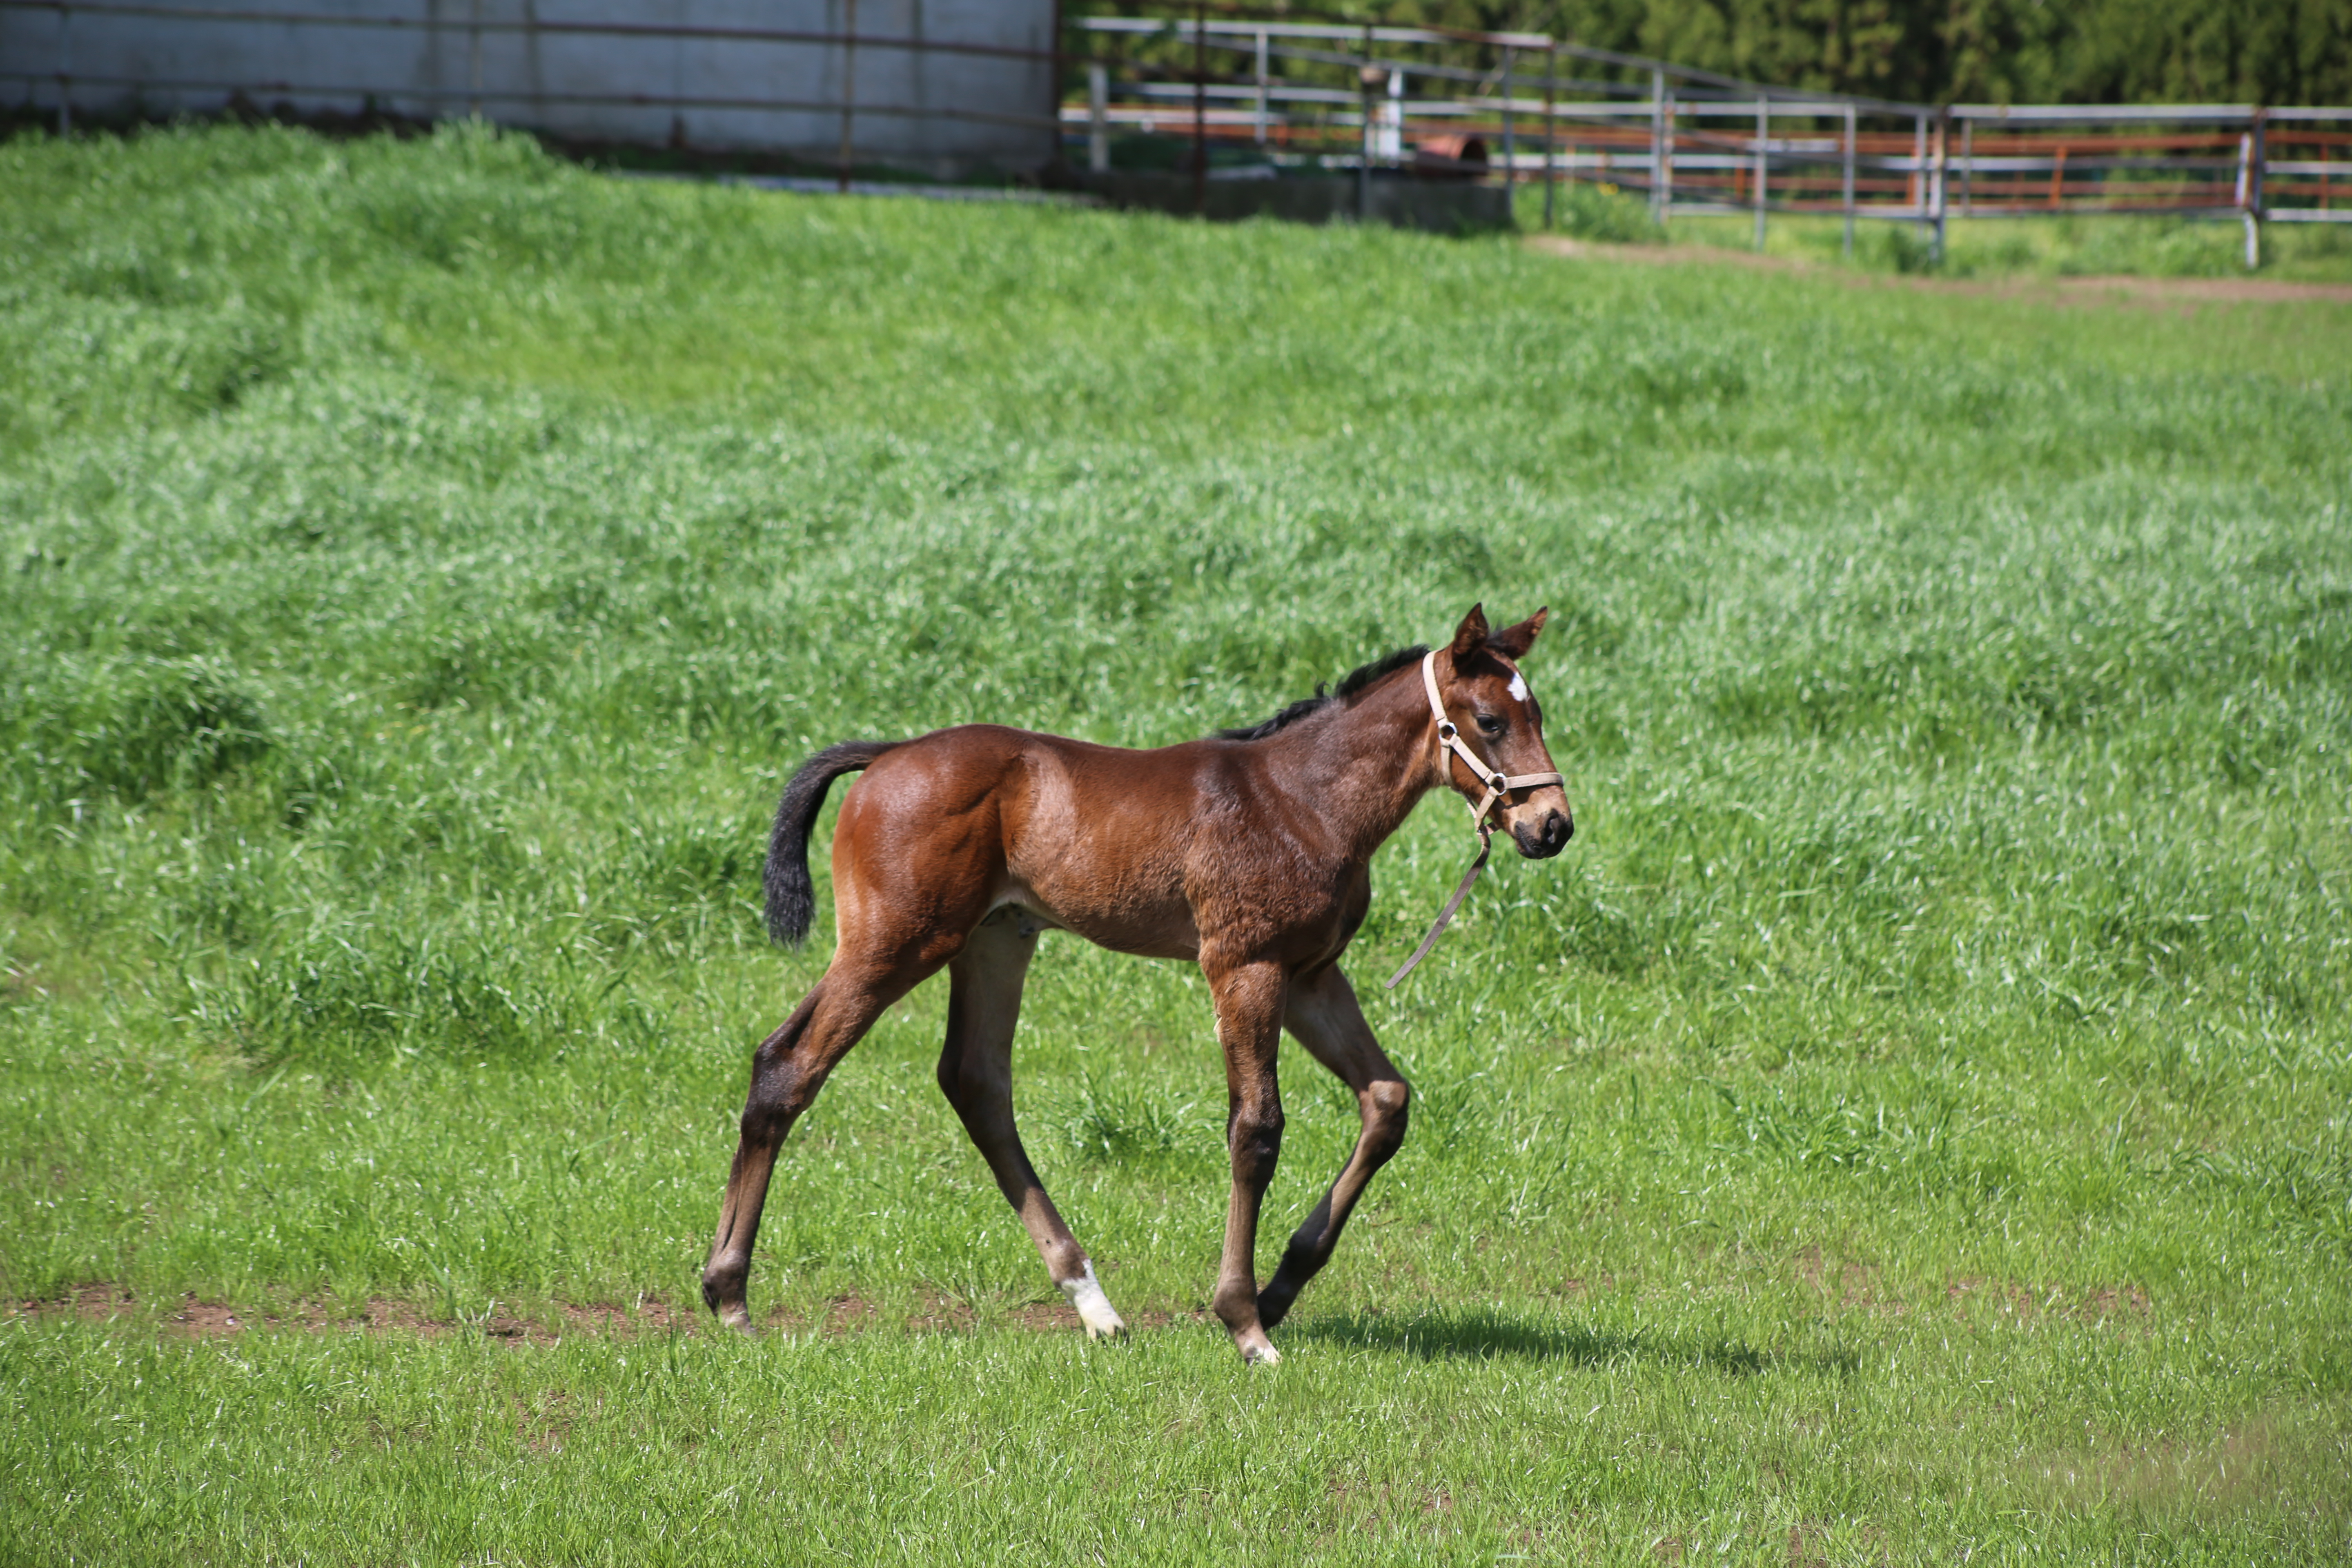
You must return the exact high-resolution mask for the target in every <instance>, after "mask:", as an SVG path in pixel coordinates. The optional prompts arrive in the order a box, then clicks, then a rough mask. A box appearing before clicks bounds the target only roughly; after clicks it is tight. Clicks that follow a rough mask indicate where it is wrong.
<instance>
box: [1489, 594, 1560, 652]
mask: <svg viewBox="0 0 2352 1568" xmlns="http://www.w3.org/2000/svg"><path fill="white" fill-rule="evenodd" d="M1550 614H1551V607H1550V606H1549V605H1546V606H1544V607H1543V608H1542V609H1540V610H1538V611H1537V612H1536V613H1535V614H1534V615H1532V616H1528V618H1527V619H1526V620H1524V621H1521V622H1520V623H1519V624H1518V625H1517V626H1505V627H1504V628H1503V629H1502V630H1501V631H1499V632H1496V634H1495V635H1494V636H1493V637H1488V638H1487V639H1486V646H1487V647H1490V648H1493V649H1494V650H1495V651H1496V653H1499V654H1501V655H1502V656H1503V657H1504V658H1507V659H1509V660H1511V661H1512V662H1513V663H1514V664H1516V663H1517V662H1518V661H1519V660H1520V659H1523V658H1527V657H1528V649H1529V648H1531V647H1535V646H1536V634H1537V633H1538V632H1539V631H1541V630H1543V624H1544V617H1545V616H1549V615H1550Z"/></svg>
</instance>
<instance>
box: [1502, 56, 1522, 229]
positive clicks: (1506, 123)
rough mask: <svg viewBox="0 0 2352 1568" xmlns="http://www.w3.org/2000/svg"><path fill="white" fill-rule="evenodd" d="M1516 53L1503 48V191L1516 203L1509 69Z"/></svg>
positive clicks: (1515, 140)
mask: <svg viewBox="0 0 2352 1568" xmlns="http://www.w3.org/2000/svg"><path fill="white" fill-rule="evenodd" d="M1517 58H1518V51H1517V50H1516V49H1514V48H1512V47H1511V46H1510V45H1508V44H1505V45H1504V46H1503V189H1504V190H1505V191H1506V192H1507V193H1508V194H1509V196H1510V199H1511V200H1512V201H1514V202H1516V201H1517V199H1518V194H1519V139H1518V137H1517V134H1516V133H1515V132H1516V128H1515V127H1514V126H1513V125H1512V123H1511V88H1512V75H1511V67H1512V66H1513V65H1514V64H1516V63H1517Z"/></svg>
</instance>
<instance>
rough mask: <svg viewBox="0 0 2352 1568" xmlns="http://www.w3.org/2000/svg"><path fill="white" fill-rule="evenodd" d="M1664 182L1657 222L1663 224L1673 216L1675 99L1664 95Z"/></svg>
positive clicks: (1659, 198)
mask: <svg viewBox="0 0 2352 1568" xmlns="http://www.w3.org/2000/svg"><path fill="white" fill-rule="evenodd" d="M1665 118H1666V134H1665V143H1664V144H1665V153H1666V183H1665V188H1664V190H1663V191H1662V192H1660V193H1659V196H1658V222H1659V223H1661V224H1664V223H1665V222H1667V221H1668V220H1669V219H1671V218H1672V217H1673V216H1675V99H1674V94H1672V93H1668V94H1667V95H1666V117H1665Z"/></svg>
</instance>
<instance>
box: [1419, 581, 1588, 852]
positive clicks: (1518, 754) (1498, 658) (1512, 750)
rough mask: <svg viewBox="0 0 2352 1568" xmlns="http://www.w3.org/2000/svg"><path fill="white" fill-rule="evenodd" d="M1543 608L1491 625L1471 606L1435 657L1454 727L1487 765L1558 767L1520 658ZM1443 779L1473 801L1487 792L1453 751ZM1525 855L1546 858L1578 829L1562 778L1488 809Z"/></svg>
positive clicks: (1506, 769) (1507, 769)
mask: <svg viewBox="0 0 2352 1568" xmlns="http://www.w3.org/2000/svg"><path fill="white" fill-rule="evenodd" d="M1547 613H1548V611H1545V610H1538V611H1537V612H1536V613H1535V614H1534V615H1532V616H1528V618H1527V619H1526V620H1524V621H1521V622H1520V623H1519V624H1518V625H1517V626H1506V627H1504V628H1503V629H1502V630H1501V631H1490V630H1488V629H1487V626H1486V611H1485V608H1484V607H1483V606H1481V605H1471V606H1470V613H1469V614H1468V615H1466V616H1463V617H1462V624H1461V626H1457V627H1456V628H1454V641H1453V643H1452V644H1451V645H1450V646H1449V647H1446V648H1445V650H1444V652H1442V653H1440V654H1439V655H1438V656H1437V662H1436V668H1435V670H1434V673H1435V675H1436V677H1437V691H1438V698H1439V700H1440V701H1441V702H1443V703H1444V708H1445V716H1446V717H1447V718H1448V719H1451V720H1452V721H1454V729H1455V731H1457V732H1458V733H1459V734H1460V735H1461V737H1462V739H1463V740H1464V741H1465V742H1468V743H1469V745H1470V749H1471V750H1472V751H1474V752H1477V753H1478V755H1479V757H1480V758H1481V759H1482V760H1483V761H1484V762H1485V763H1486V765H1487V766H1488V767H1490V768H1492V769H1494V770H1495V771H1496V772H1497V773H1513V774H1520V773H1552V772H1555V771H1556V770H1555V769H1554V768H1553V767H1552V763H1551V753H1550V752H1549V751H1547V750H1545V749H1544V739H1543V704H1541V703H1539V702H1538V701H1537V700H1536V699H1535V694H1534V693H1533V692H1531V691H1529V690H1528V683H1527V679H1526V678H1525V677H1524V676H1522V675H1520V673H1519V660H1520V659H1522V658H1526V657H1527V653H1528V649H1529V648H1530V647H1534V646H1535V640H1536V634H1537V633H1538V632H1540V631H1542V630H1543V624H1544V616H1545V615H1546V614H1547ZM1443 765H1444V771H1445V779H1446V782H1447V783H1449V784H1452V785H1453V786H1454V788H1455V789H1457V790H1459V791H1461V792H1462V794H1463V795H1464V796H1465V797H1466V798H1467V799H1468V800H1470V801H1471V803H1472V804H1474V805H1475V804H1476V802H1477V800H1478V797H1479V796H1480V795H1483V794H1484V793H1485V791H1484V790H1483V788H1482V787H1481V786H1480V784H1479V783H1478V781H1477V780H1476V779H1474V778H1472V777H1471V776H1470V772H1469V770H1468V769H1467V768H1465V767H1464V766H1463V765H1462V763H1461V762H1460V761H1459V760H1458V759H1456V758H1455V757H1454V754H1453V753H1452V752H1445V753H1444V764H1443ZM1491 815H1493V816H1496V817H1498V818H1500V819H1501V823H1502V826H1503V827H1504V828H1505V829H1506V830H1507V832H1508V833H1509V834H1510V836H1511V837H1512V839H1513V841H1514V842H1516V843H1517V845H1518V847H1519V853H1520V854H1522V855H1524V856H1527V857H1528V858H1529V859H1536V860H1540V859H1545V858H1549V857H1551V856H1554V855H1557V854H1559V852H1560V850H1561V849H1563V848H1565V847H1567V844H1568V841H1569V839H1570V838H1571V837H1574V836H1575V833H1576V822H1575V818H1574V817H1573V816H1571V815H1570V812H1569V808H1568V791H1567V790H1566V789H1565V788H1563V787H1562V786H1561V785H1559V784H1538V785H1536V786H1534V787H1532V788H1529V789H1519V790H1513V791H1512V792H1510V794H1508V795H1505V796H1504V797H1503V798H1502V799H1501V800H1499V801H1497V802H1496V804H1495V807H1494V810H1493V813H1492V814H1491Z"/></svg>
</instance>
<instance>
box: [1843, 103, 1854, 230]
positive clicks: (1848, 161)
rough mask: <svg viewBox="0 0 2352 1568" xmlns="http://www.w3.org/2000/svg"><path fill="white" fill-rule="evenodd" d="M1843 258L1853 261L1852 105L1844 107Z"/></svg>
mask: <svg viewBox="0 0 2352 1568" xmlns="http://www.w3.org/2000/svg"><path fill="white" fill-rule="evenodd" d="M1843 197H1844V202H1845V258H1846V259H1847V260H1848V261H1852V260H1853V104H1851V103H1849V104H1847V105H1846V106H1845V183H1844V190H1843Z"/></svg>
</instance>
